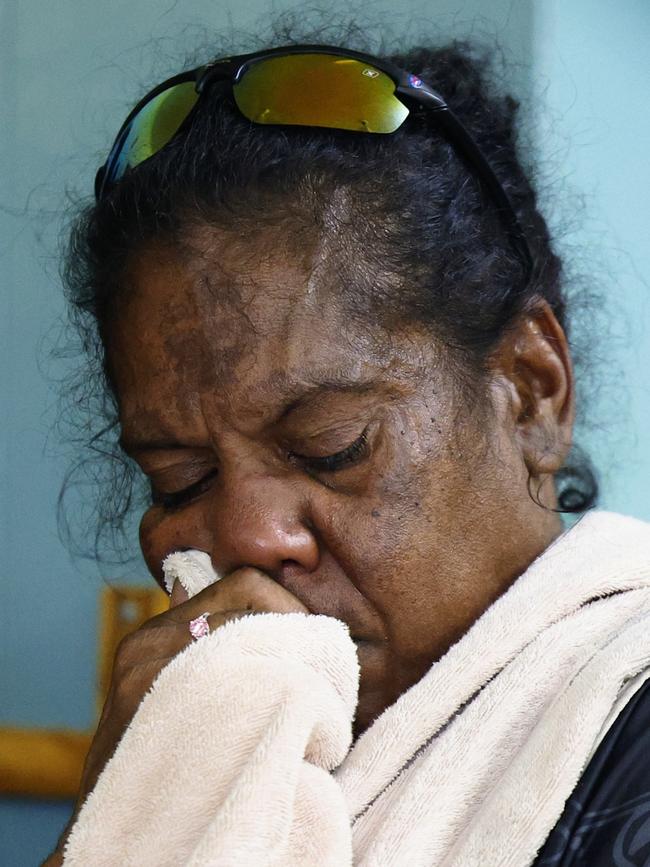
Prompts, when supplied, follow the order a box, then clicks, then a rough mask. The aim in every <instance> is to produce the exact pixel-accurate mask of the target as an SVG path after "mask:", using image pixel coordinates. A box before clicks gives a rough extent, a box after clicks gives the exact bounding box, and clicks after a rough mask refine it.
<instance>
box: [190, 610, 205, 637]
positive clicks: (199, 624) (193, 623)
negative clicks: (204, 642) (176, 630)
mask: <svg viewBox="0 0 650 867" xmlns="http://www.w3.org/2000/svg"><path fill="white" fill-rule="evenodd" d="M209 616H210V612H209V611H204V612H203V614H201V615H199V617H195V618H194V620H190V634H191V636H192V638H193V639H194V640H195V641H196V640H198V639H199V638H203V636H204V635H208V633H209V632H210V627H209V626H208V617H209Z"/></svg>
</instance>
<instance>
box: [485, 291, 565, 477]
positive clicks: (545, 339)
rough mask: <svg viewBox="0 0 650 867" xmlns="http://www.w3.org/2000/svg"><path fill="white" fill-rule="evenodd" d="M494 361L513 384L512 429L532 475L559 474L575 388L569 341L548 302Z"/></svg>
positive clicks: (519, 328)
mask: <svg viewBox="0 0 650 867" xmlns="http://www.w3.org/2000/svg"><path fill="white" fill-rule="evenodd" d="M494 361H495V362H496V365H497V367H498V368H499V371H500V374H501V376H502V377H505V378H506V379H507V380H509V383H508V384H509V389H510V393H511V400H510V409H511V414H512V415H511V423H512V424H513V427H514V434H515V437H516V440H517V442H518V443H519V446H520V449H521V452H522V457H523V460H524V462H525V464H526V467H527V469H528V472H529V473H530V475H531V476H534V477H537V476H541V475H545V474H554V473H556V472H557V471H558V470H559V469H560V468H561V467H562V465H563V463H564V461H565V459H566V456H567V454H568V451H569V448H570V445H571V434H572V428H573V420H574V382H573V370H572V364H571V357H570V352H569V347H568V343H567V339H566V335H565V333H564V331H563V329H562V327H561V325H560V324H559V322H558V321H557V318H556V317H555V314H554V313H553V311H552V310H551V307H550V305H549V304H548V302H547V301H545V300H544V299H540V300H539V301H538V302H537V303H536V304H535V306H534V307H533V308H532V309H531V310H530V311H529V312H527V313H525V314H524V315H523V316H522V318H521V320H520V322H519V325H518V326H517V328H516V329H513V330H512V331H511V332H510V333H509V335H508V336H507V337H506V339H505V340H504V341H503V342H502V344H501V345H500V347H499V350H498V352H497V355H496V356H495V359H494Z"/></svg>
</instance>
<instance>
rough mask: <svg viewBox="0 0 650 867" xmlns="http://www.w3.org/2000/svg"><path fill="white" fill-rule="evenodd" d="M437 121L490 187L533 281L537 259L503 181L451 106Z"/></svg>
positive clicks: (440, 111) (442, 110) (439, 112)
mask: <svg viewBox="0 0 650 867" xmlns="http://www.w3.org/2000/svg"><path fill="white" fill-rule="evenodd" d="M434 111H435V114H436V121H437V124H438V126H439V127H440V128H441V130H442V132H443V133H444V134H445V136H446V137H447V139H448V140H449V142H450V143H451V144H452V145H453V146H454V147H456V148H457V150H458V152H459V153H460V154H461V156H463V157H464V159H465V160H466V161H467V163H469V165H470V166H471V167H472V168H473V169H474V171H475V173H476V174H477V175H478V177H479V178H480V180H481V181H482V183H483V184H484V185H485V187H486V188H487V191H488V192H489V193H490V195H491V196H492V201H493V202H494V204H495V205H496V206H497V210H498V212H499V216H500V217H501V220H502V222H503V225H504V228H505V229H506V230H507V232H508V235H509V237H510V239H511V241H512V245H513V247H514V249H515V250H516V251H517V254H518V255H519V258H520V259H521V260H522V262H523V264H524V265H525V267H526V280H527V281H528V280H530V278H531V277H532V274H533V269H534V260H533V256H532V253H531V251H530V247H529V245H528V241H527V240H526V236H525V235H524V232H523V229H522V228H521V223H520V222H519V219H518V217H517V215H516V213H515V209H514V208H513V206H512V202H511V201H510V199H509V198H508V196H507V194H506V191H505V190H504V189H503V186H502V185H501V182H500V181H499V179H498V178H497V176H496V175H495V173H494V170H493V169H492V166H491V165H490V164H489V163H488V161H487V159H486V158H485V157H484V156H483V153H482V151H481V150H480V149H479V147H478V145H477V144H476V142H475V141H474V139H473V138H472V137H471V135H470V134H469V132H468V131H467V130H466V128H465V127H464V126H463V124H462V123H461V122H460V120H459V119H458V118H457V117H456V115H455V114H454V113H453V112H452V111H451V109H449V108H448V107H445V108H440V107H437V108H435V109H434Z"/></svg>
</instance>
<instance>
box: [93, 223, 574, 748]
mask: <svg viewBox="0 0 650 867" xmlns="http://www.w3.org/2000/svg"><path fill="white" fill-rule="evenodd" d="M268 240H269V239H268V238H266V239H265V243H264V244H262V241H261V239H256V238H255V237H254V236H253V235H251V237H249V238H247V239H246V241H245V243H244V241H242V240H237V239H234V238H229V237H228V236H227V235H225V234H224V233H220V232H217V231H216V230H210V231H208V230H206V231H205V232H204V233H202V236H201V238H200V239H199V240H198V241H197V243H196V250H197V251H198V250H199V248H200V250H201V254H200V255H199V253H198V252H196V253H195V254H189V253H188V251H187V249H185V251H184V252H183V253H182V254H181V253H180V252H179V251H177V250H175V249H173V248H171V247H167V248H165V247H162V246H161V247H152V248H151V249H150V250H148V251H147V252H146V253H142V254H141V255H139V257H138V258H137V261H135V262H134V263H133V267H132V268H131V269H130V272H129V275H128V278H129V279H128V281H127V285H126V291H124V293H123V296H122V301H121V307H120V310H119V314H118V316H117V318H116V319H115V320H114V323H113V326H112V330H111V337H110V346H109V361H110V364H111V366H112V370H113V376H114V380H115V385H116V389H117V394H118V400H119V408H120V420H121V427H122V435H123V443H124V447H125V449H126V450H127V451H128V453H129V454H130V455H132V456H133V458H135V460H137V462H138V463H139V465H140V466H141V468H142V470H143V471H144V472H145V473H146V474H147V476H148V477H149V479H150V481H151V486H152V490H153V504H152V505H151V506H150V508H149V509H148V510H147V511H146V513H145V514H144V516H143V518H142V523H141V544H142V550H143V553H144V556H145V559H146V561H147V564H148V566H149V568H150V570H151V572H152V574H153V575H154V577H155V578H156V579H157V580H158V582H161V578H162V572H161V562H162V560H163V559H164V558H165V556H166V555H167V554H169V553H170V552H171V551H174V550H176V549H179V548H181V549H187V548H198V549H201V550H203V551H207V552H208V553H209V554H210V556H211V557H212V561H213V564H214V566H215V569H216V570H217V571H218V572H219V573H220V574H222V575H224V574H227V573H229V572H231V571H233V570H235V569H238V568H240V567H242V566H253V567H256V568H257V569H260V570H262V571H264V572H266V573H267V574H268V575H270V576H271V577H272V578H273V579H274V580H275V581H277V582H278V583H280V584H281V585H282V586H283V587H285V588H287V589H288V590H289V591H290V592H291V593H293V594H294V595H295V596H296V597H297V598H298V599H299V600H300V601H301V602H302V603H303V604H304V605H305V606H306V607H307V608H308V609H309V610H310V611H312V612H314V613H321V614H327V615H331V616H333V617H336V618H338V619H340V620H342V621H344V622H345V623H346V624H348V626H349V629H350V633H351V635H352V637H353V638H354V639H355V640H356V642H357V646H358V653H359V661H360V665H361V683H360V695H359V706H358V711H357V717H356V720H355V733H356V734H358V733H360V732H361V731H363V730H364V729H365V728H366V727H367V726H368V725H369V724H370V722H371V721H372V720H373V719H374V718H375V717H376V716H377V715H378V714H379V713H380V712H381V711H382V710H383V709H384V708H385V707H387V706H388V705H389V704H391V703H392V702H393V701H395V699H396V698H397V697H398V696H399V695H400V694H401V693H402V692H404V691H405V690H406V689H407V688H408V687H409V686H411V685H412V684H413V683H415V682H416V681H417V680H419V679H420V678H421V677H422V675H423V674H424V673H425V671H426V670H427V668H428V667H429V666H430V665H431V663H432V662H433V661H434V660H435V659H437V658H439V657H440V656H441V655H442V654H443V653H444V652H445V651H446V650H447V648H448V647H449V646H450V645H451V644H452V643H453V642H454V641H456V640H457V639H458V638H459V637H460V636H461V635H462V634H463V633H464V632H465V631H466V630H467V629H468V627H469V626H470V625H471V624H472V622H473V621H474V620H475V619H476V618H477V617H478V616H479V615H480V614H481V613H482V612H483V611H484V610H485V608H486V607H487V606H488V605H489V604H490V602H492V601H493V600H494V599H495V598H496V597H497V596H498V595H499V594H500V593H501V592H503V590H504V589H505V588H506V587H507V586H508V585H509V584H510V583H511V582H512V581H513V580H514V578H515V577H516V576H517V575H518V574H520V573H521V572H522V571H523V570H524V569H525V568H526V567H527V566H528V564H529V563H530V562H531V561H532V559H534V557H535V556H537V555H538V554H539V553H540V552H541V551H542V550H543V549H544V548H545V547H546V546H547V545H548V544H549V542H550V541H551V540H552V539H553V538H554V537H555V536H556V535H557V533H558V532H559V530H560V524H559V522H558V519H557V516H556V515H554V514H552V513H550V512H548V511H546V510H543V509H541V508H540V507H539V506H538V505H536V504H535V503H534V502H533V501H532V499H531V498H530V496H529V494H528V489H527V482H528V470H527V469H526V463H528V465H529V466H530V459H529V456H528V452H527V451H526V450H527V449H528V448H529V446H530V443H531V442H532V440H533V439H534V436H533V435H532V434H531V433H530V429H529V428H526V430H524V426H523V424H524V423H523V422H520V421H518V416H521V417H522V418H523V417H524V415H525V414H524V413H523V412H521V411H520V409H521V407H520V404H519V403H518V402H517V401H518V399H519V392H520V391H521V390H522V389H521V388H520V386H519V385H518V380H517V379H516V377H514V376H513V377H512V378H511V379H510V378H508V375H507V372H506V373H499V372H498V371H496V372H495V375H494V377H493V380H492V382H491V383H489V384H488V385H486V388H485V397H484V404H485V405H484V406H482V407H478V409H477V408H476V407H475V408H473V410H472V411H471V412H470V411H469V409H468V408H467V407H466V406H464V405H463V404H462V402H459V399H458V398H457V397H456V394H455V390H454V388H453V380H452V377H451V374H450V373H449V370H448V368H447V366H446V365H445V364H444V356H443V354H442V352H441V351H440V347H439V346H437V345H436V342H435V340H433V339H432V337H431V336H430V335H428V334H425V333H424V331H419V330H418V329H416V328H409V329H406V330H403V331H401V332H399V333H391V334H390V335H388V334H386V333H385V332H382V330H381V329H380V328H379V327H376V326H373V325H372V324H370V323H368V324H361V323H360V322H359V321H358V320H357V319H355V317H353V316H351V315H350V311H349V310H346V307H345V304H344V303H343V302H340V301H339V302H337V301H336V300H335V295H334V293H333V292H332V290H331V286H332V285H334V284H335V281H336V275H333V274H332V273H328V268H327V265H323V257H322V250H320V249H319V248H318V246H317V245H314V246H313V247H311V248H310V247H309V245H307V246H306V247H305V248H303V249H300V250H297V249H295V246H297V245H294V249H293V250H292V248H291V246H290V245H289V244H286V243H282V242H281V239H279V238H277V239H275V240H274V241H273V243H269V242H268ZM533 332H534V328H531V330H530V334H533ZM540 333H541V332H540ZM525 336H526V335H524V337H525ZM513 340H514V337H513ZM513 346H514V344H513ZM556 366H557V367H558V368H559V367H561V366H562V365H556ZM566 367H567V365H566V364H565V365H564V368H566ZM506 368H507V365H504V369H506ZM513 369H514V366H513ZM558 376H559V374H558ZM567 376H568V377H569V379H568V383H567V384H566V387H567V389H568V396H566V399H565V403H566V402H567V401H568V402H569V403H570V400H571V394H570V391H571V388H570V370H568V372H567ZM556 385H557V383H556ZM558 387H559V386H558ZM548 391H549V388H547V389H546V392H548ZM556 403H557V405H558V406H559V399H558V401H556ZM565 409H566V407H565ZM547 414H548V413H547ZM559 415H560V414H559V412H555V416H557V417H559ZM569 415H570V413H569ZM522 431H523V433H522ZM549 478H550V477H549ZM542 493H543V494H544V495H545V496H546V502H547V504H548V505H551V506H552V505H554V503H553V502H552V500H553V493H552V485H549V484H546V485H545V486H544V487H543V490H542Z"/></svg>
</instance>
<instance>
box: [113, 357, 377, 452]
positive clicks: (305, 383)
mask: <svg viewBox="0 0 650 867" xmlns="http://www.w3.org/2000/svg"><path fill="white" fill-rule="evenodd" d="M379 382H380V380H378V379H377V377H376V376H375V377H368V376H367V377H357V378H355V377H351V376H348V375H345V374H343V373H341V372H340V371H334V372H327V373H325V374H324V375H323V376H320V377H317V376H315V375H314V376H307V375H306V376H305V377H301V378H300V379H296V377H294V376H291V375H289V374H287V373H278V374H274V375H273V376H271V377H269V378H268V379H266V380H265V381H264V382H263V383H261V384H260V385H259V386H256V387H255V389H254V392H253V393H254V394H259V395H261V396H262V395H263V396H264V397H267V396H268V395H269V393H272V392H273V391H275V390H281V391H282V398H283V399H282V405H281V406H280V408H279V409H278V410H277V412H276V414H275V415H273V416H272V417H271V418H270V420H269V421H268V422H267V423H266V425H265V426H266V427H273V426H275V425H278V424H280V423H281V422H282V421H284V420H285V419H286V418H287V417H288V416H289V415H290V414H291V413H292V412H294V411H295V410H296V409H298V408H299V407H300V406H302V405H304V404H305V403H307V402H308V401H309V400H311V399H313V398H314V397H317V396H319V395H324V394H327V393H328V392H330V393H341V392H343V393H347V394H365V393H367V392H368V391H370V390H371V389H372V388H373V386H376V385H377V384H378V383H379ZM119 445H120V448H122V449H123V450H124V451H125V452H126V454H128V455H131V454H133V453H134V452H140V451H174V450H176V451H180V450H182V449H188V448H192V446H191V445H188V444H187V442H180V441H179V440H177V439H174V438H173V437H171V436H170V437H163V438H153V439H149V438H142V439H140V438H139V437H137V436H136V437H127V436H125V435H124V434H122V436H120V438H119Z"/></svg>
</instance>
